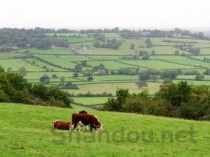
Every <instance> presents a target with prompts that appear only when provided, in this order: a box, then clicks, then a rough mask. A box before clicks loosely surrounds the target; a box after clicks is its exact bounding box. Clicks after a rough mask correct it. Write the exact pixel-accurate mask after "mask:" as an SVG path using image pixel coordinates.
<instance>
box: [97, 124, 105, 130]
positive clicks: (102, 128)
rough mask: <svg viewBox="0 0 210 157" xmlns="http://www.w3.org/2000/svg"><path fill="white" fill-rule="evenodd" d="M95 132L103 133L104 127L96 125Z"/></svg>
mask: <svg viewBox="0 0 210 157" xmlns="http://www.w3.org/2000/svg"><path fill="white" fill-rule="evenodd" d="M95 127H96V130H97V131H103V130H104V125H96V126H95Z"/></svg>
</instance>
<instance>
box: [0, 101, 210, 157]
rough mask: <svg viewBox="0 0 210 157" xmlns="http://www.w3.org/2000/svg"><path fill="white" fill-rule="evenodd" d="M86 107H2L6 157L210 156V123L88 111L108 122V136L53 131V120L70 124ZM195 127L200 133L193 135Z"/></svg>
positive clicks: (0, 142) (0, 137)
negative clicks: (72, 115)
mask: <svg viewBox="0 0 210 157" xmlns="http://www.w3.org/2000/svg"><path fill="white" fill-rule="evenodd" d="M81 109H84V108H81V107H75V108H74V109H63V108H53V107H41V106H26V105H19V104H6V103H0V119H1V121H0V125H1V128H0V148H1V149H0V156H4V157H5V156H9V157H11V156H15V157H17V156H21V157H22V156H74V157H77V156H78V157H84V156H87V157H89V156H92V157H94V156H104V157H105V156H117V157H118V156H125V157H129V156H145V157H146V156H148V157H151V156H155V157H157V156H159V157H164V156H165V157H169V156H170V157H172V156H174V157H175V156H176V157H177V156H181V157H184V156H186V157H188V156H195V157H198V156H200V157H205V156H208V155H209V153H210V146H209V140H210V135H209V133H210V126H209V124H210V123H208V122H196V121H187V120H180V119H170V118H162V117H155V116H145V115H138V114H127V113H114V112H102V111H101V112H99V111H95V110H91V109H86V108H85V109H86V110H87V111H88V112H90V113H92V114H95V115H96V116H98V118H99V119H100V121H101V122H102V123H103V124H105V126H106V127H105V131H104V133H103V134H102V135H100V134H99V133H97V132H94V133H90V132H85V131H83V132H81V133H79V134H77V133H75V132H74V133H72V134H71V133H69V132H68V131H61V130H55V131H53V130H52V129H51V122H52V121H53V120H55V119H61V120H65V121H69V119H70V115H71V114H72V113H74V112H78V111H79V110H81ZM190 128H191V129H193V131H194V132H195V133H193V134H189V130H190ZM120 132H121V134H120ZM163 132H165V134H163ZM166 132H167V133H166ZM151 133H152V134H151ZM150 134H151V135H150ZM164 135H166V136H165V139H164ZM191 135H192V136H191ZM190 136H191V137H190ZM100 137H101V138H100ZM152 137H153V139H152Z"/></svg>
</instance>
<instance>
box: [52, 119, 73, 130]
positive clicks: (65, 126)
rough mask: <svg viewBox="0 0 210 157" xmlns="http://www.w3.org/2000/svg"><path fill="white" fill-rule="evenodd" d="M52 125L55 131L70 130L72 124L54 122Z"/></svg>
mask: <svg viewBox="0 0 210 157" xmlns="http://www.w3.org/2000/svg"><path fill="white" fill-rule="evenodd" d="M52 123H53V128H54V129H60V130H69V127H70V126H71V123H70V122H64V121H60V120H56V121H53V122H52Z"/></svg>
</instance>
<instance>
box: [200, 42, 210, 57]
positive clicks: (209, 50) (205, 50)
mask: <svg viewBox="0 0 210 157" xmlns="http://www.w3.org/2000/svg"><path fill="white" fill-rule="evenodd" d="M200 54H204V55H210V44H209V47H208V48H201V49H200Z"/></svg>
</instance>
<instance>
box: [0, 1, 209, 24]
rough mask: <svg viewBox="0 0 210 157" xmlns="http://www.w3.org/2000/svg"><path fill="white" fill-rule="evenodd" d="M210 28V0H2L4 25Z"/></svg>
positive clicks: (0, 17)
mask: <svg viewBox="0 0 210 157" xmlns="http://www.w3.org/2000/svg"><path fill="white" fill-rule="evenodd" d="M116 26H118V27H121V28H122V27H131V28H146V27H151V28H160V27H162V28H171V27H172V28H175V27H179V28H195V27H207V28H210V1H209V0H0V27H1V28H2V27H18V28H22V27H24V28H33V27H45V28H105V27H111V28H112V27H116Z"/></svg>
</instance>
